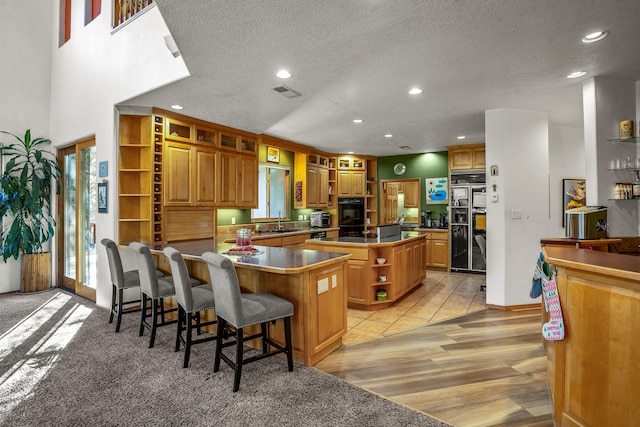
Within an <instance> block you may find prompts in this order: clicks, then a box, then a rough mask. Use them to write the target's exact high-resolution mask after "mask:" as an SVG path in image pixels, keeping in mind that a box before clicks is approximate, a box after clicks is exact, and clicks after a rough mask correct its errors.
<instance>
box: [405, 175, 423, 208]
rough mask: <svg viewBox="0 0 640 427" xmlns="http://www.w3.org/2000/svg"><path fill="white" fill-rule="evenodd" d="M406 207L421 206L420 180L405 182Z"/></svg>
mask: <svg viewBox="0 0 640 427" xmlns="http://www.w3.org/2000/svg"><path fill="white" fill-rule="evenodd" d="M404 207H405V208H419V207H420V181H405V182H404Z"/></svg>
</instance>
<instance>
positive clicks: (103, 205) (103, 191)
mask: <svg viewBox="0 0 640 427" xmlns="http://www.w3.org/2000/svg"><path fill="white" fill-rule="evenodd" d="M108 185H109V183H108V182H107V180H103V181H102V182H99V183H98V213H108V212H109V187H108Z"/></svg>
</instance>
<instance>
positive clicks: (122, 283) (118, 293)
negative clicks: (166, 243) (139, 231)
mask: <svg viewBox="0 0 640 427" xmlns="http://www.w3.org/2000/svg"><path fill="white" fill-rule="evenodd" d="M100 243H102V245H103V246H104V247H105V249H106V250H107V259H108V260H109V273H110V274H111V314H110V315H109V323H113V316H114V315H116V316H117V320H116V333H117V332H120V324H121V323H122V315H123V314H124V313H137V312H138V311H140V309H131V310H127V311H124V305H128V304H134V303H139V302H140V300H139V299H138V300H131V301H125V300H124V290H125V289H133V288H139V287H140V275H139V273H138V270H129V271H124V268H123V266H122V258H121V257H120V250H119V249H118V245H117V244H116V242H114V241H113V240H111V239H106V238H105V239H102V240H101V241H100ZM156 276H157V277H164V273H163V272H162V271H160V270H156Z"/></svg>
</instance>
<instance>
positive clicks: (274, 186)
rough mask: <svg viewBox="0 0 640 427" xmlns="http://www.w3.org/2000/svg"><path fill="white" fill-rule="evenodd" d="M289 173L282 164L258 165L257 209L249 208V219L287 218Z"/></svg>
mask: <svg viewBox="0 0 640 427" xmlns="http://www.w3.org/2000/svg"><path fill="white" fill-rule="evenodd" d="M289 174H290V169H289V168H287V167H283V166H271V165H266V164H261V165H259V166H258V209H252V210H251V219H278V215H279V216H280V218H289V203H288V200H289Z"/></svg>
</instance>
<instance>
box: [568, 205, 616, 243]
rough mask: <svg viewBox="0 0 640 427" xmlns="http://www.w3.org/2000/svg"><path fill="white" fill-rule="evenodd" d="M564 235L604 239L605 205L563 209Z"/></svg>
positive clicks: (605, 233) (605, 227) (574, 237)
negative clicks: (565, 221)
mask: <svg viewBox="0 0 640 427" xmlns="http://www.w3.org/2000/svg"><path fill="white" fill-rule="evenodd" d="M565 215H566V217H567V218H566V220H567V226H566V228H565V231H566V236H565V237H568V238H571V239H604V238H606V237H607V208H606V206H584V207H581V208H575V209H569V210H567V211H565Z"/></svg>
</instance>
